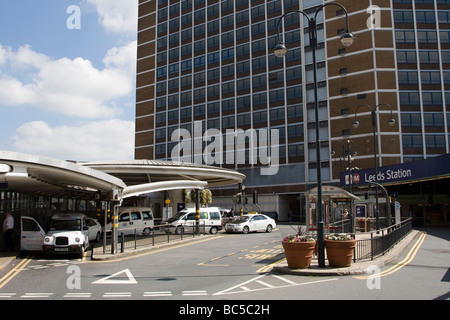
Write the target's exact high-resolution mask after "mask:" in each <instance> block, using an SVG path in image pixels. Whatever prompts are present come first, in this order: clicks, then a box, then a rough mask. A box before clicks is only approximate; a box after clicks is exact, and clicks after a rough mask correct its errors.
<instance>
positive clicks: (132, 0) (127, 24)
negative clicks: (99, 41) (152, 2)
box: [85, 0, 138, 35]
mask: <svg viewBox="0 0 450 320" xmlns="http://www.w3.org/2000/svg"><path fill="white" fill-rule="evenodd" d="M85 2H86V3H87V4H90V5H93V6H94V7H95V9H96V10H97V14H98V16H99V23H100V24H101V25H102V26H103V27H104V28H105V29H106V30H107V31H110V32H114V33H122V34H132V35H135V34H136V32H137V18H138V1H137V0H120V1H112V0H85Z"/></svg>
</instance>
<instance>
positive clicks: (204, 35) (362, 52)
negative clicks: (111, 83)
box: [135, 0, 450, 203]
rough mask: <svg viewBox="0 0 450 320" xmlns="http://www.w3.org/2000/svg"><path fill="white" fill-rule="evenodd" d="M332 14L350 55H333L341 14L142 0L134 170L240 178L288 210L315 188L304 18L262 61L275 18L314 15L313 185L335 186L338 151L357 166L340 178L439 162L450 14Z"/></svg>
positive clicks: (314, 4) (444, 9)
mask: <svg viewBox="0 0 450 320" xmlns="http://www.w3.org/2000/svg"><path fill="white" fill-rule="evenodd" d="M337 2H339V3H340V4H341V5H343V6H344V7H345V8H346V9H347V11H348V13H349V21H350V29H351V31H352V32H353V33H354V34H355V36H356V41H355V43H354V44H353V45H352V46H351V47H343V46H342V44H341V42H340V37H341V34H342V33H343V32H345V31H346V30H345V29H346V25H345V19H346V18H345V17H346V15H345V12H344V10H342V8H340V7H339V6H336V5H331V4H330V5H326V6H325V7H323V8H321V7H322V6H323V5H324V4H327V3H330V1H323V0H276V1H262V0H228V1H218V0H150V1H146V0H140V1H139V24H138V25H139V31H138V61H137V91H136V99H137V104H136V142H135V157H136V158H137V159H142V158H147V159H164V160H183V161H189V162H194V163H205V164H210V165H216V166H222V167H227V168H233V169H237V170H239V171H240V172H242V173H244V174H246V175H247V179H246V180H245V185H246V186H247V188H250V189H251V190H252V189H257V190H258V192H259V193H260V194H275V195H280V196H281V195H293V196H292V197H291V198H289V197H287V198H286V199H287V200H286V201H287V202H289V203H291V202H298V201H297V200H296V197H297V196H298V194H299V193H301V192H304V191H305V190H308V189H309V188H311V187H314V186H315V184H316V180H317V174H316V172H317V169H316V168H317V163H316V149H315V148H316V147H317V146H316V136H315V126H316V123H317V122H316V119H315V115H314V112H315V110H314V94H313V92H314V90H313V89H314V82H313V64H312V50H311V47H310V46H309V36H308V34H309V28H308V24H307V21H306V19H305V18H304V17H303V15H302V14H299V13H295V14H288V15H286V17H285V18H284V19H283V20H282V22H281V24H280V31H281V32H280V36H281V37H282V39H284V43H285V44H286V46H287V47H288V48H289V50H288V52H287V55H286V56H285V58H281V59H280V58H277V57H276V56H275V55H274V54H273V48H274V47H275V45H276V44H277V41H278V29H277V23H278V20H279V18H280V17H281V16H282V15H283V14H284V13H287V12H289V11H296V10H302V11H303V12H304V13H306V14H307V15H308V16H309V17H313V16H314V14H315V13H316V11H317V9H319V8H321V10H320V11H319V12H318V13H317V29H318V34H317V37H318V46H317V49H316V55H317V64H316V66H317V75H318V83H317V86H318V104H319V109H318V110H319V121H318V125H319V138H320V146H319V147H320V155H321V167H322V171H321V172H322V180H323V184H338V183H339V173H340V172H341V171H345V170H346V167H348V165H347V164H344V160H343V159H342V160H340V159H341V158H343V157H344V156H345V155H346V154H347V152H348V146H350V147H351V151H352V153H353V152H357V155H354V156H353V162H352V164H351V166H353V167H359V168H362V169H368V168H373V167H374V158H375V156H376V161H377V165H378V166H385V165H391V164H397V163H402V162H407V161H414V160H416V159H418V158H420V159H422V158H424V157H429V156H432V155H438V154H443V153H446V152H448V149H449V142H448V139H449V136H448V120H449V119H448V114H449V113H448V111H447V108H446V106H445V104H446V101H447V99H446V96H447V95H446V91H445V89H446V82H448V80H447V78H449V76H448V72H447V71H446V68H448V66H449V64H448V63H449V61H450V60H449V55H448V53H449V52H450V51H448V50H450V44H449V26H450V24H449V21H448V16H449V15H448V12H450V4H448V3H449V2H450V1H448V0H434V1H431V0H391V1H389V0H361V1H352V0H338V1H337ZM449 99H450V98H449ZM449 101H450V100H449ZM388 105H389V106H388ZM371 108H372V109H373V110H375V111H374V113H373V114H374V117H373V119H372V113H371ZM391 109H392V112H391ZM355 112H356V114H355ZM391 118H393V119H394V120H395V124H394V125H393V126H391V124H393V123H392V121H390V120H391ZM355 119H356V120H357V121H358V122H359V124H360V125H359V127H357V128H355V127H354V126H353V122H354V121H355ZM372 120H373V121H372ZM372 124H375V143H376V144H375V145H374V134H373V131H374V130H373V129H374V127H373V125H372ZM375 147H376V149H375ZM233 191H235V190H233ZM288 198H289V199H288ZM277 201H281V200H280V199H277Z"/></svg>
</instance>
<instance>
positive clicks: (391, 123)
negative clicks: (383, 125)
mask: <svg viewBox="0 0 450 320" xmlns="http://www.w3.org/2000/svg"><path fill="white" fill-rule="evenodd" d="M388 124H389V125H390V126H391V127H393V126H394V125H395V119H394V118H390V119H389V121H388Z"/></svg>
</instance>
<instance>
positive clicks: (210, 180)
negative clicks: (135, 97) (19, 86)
mask: <svg viewBox="0 0 450 320" xmlns="http://www.w3.org/2000/svg"><path fill="white" fill-rule="evenodd" d="M243 179H245V175H242V174H240V173H238V172H236V171H234V170H229V169H222V168H216V167H211V166H201V165H194V164H186V163H174V162H156V161H150V160H127V161H104V162H91V163H77V162H73V161H63V160H57V159H52V158H48V157H44V156H39V155H32V154H25V153H19V152H11V151H1V150H0V211H1V212H4V211H6V210H10V211H12V213H13V216H14V218H15V221H16V225H15V230H16V233H19V232H20V227H19V220H20V217H21V216H30V217H33V218H35V219H36V220H37V221H38V222H39V223H40V224H41V225H42V226H46V225H47V224H48V222H49V221H50V218H51V215H52V214H53V213H55V212H64V211H71V212H77V211H78V212H80V211H81V212H88V211H89V212H96V213H97V216H100V214H99V211H102V210H108V208H111V209H114V216H117V211H118V207H119V206H120V205H121V203H122V200H123V199H124V198H129V197H134V196H139V195H140V194H146V193H151V192H158V191H166V190H177V189H186V188H190V189H202V188H204V187H206V186H207V185H209V186H223V185H230V184H237V183H240V182H242V180H243ZM105 216H106V214H105ZM3 219H4V217H3V216H1V217H0V221H3ZM17 236H18V234H16V237H17ZM2 239H3V238H2V237H1V239H0V242H2ZM2 247H3V244H2V243H0V248H2Z"/></svg>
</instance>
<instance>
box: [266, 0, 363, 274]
mask: <svg viewBox="0 0 450 320" xmlns="http://www.w3.org/2000/svg"><path fill="white" fill-rule="evenodd" d="M328 5H336V6H339V7H340V8H341V9H342V10H343V11H344V12H345V17H346V32H345V33H344V34H343V35H342V37H341V43H342V45H343V46H345V47H348V46H351V45H352V44H353V42H354V40H355V37H354V36H353V34H352V33H351V32H350V29H349V22H348V12H347V9H345V8H344V7H343V6H342V5H341V4H339V3H336V2H328V3H325V4H323V5H322V6H320V7H318V8H317V10H316V12H315V14H314V18H310V17H309V16H308V14H306V13H305V12H304V11H301V10H293V11H288V12H286V13H285V14H283V15H282V16H281V17H280V19H279V20H278V24H277V27H278V43H277V45H276V46H275V48H274V54H275V55H276V56H277V57H278V58H282V57H284V56H285V55H286V53H287V50H288V49H287V48H286V46H285V45H284V43H283V41H280V40H281V37H280V34H281V32H280V27H281V21H282V20H283V19H284V17H286V15H288V14H293V13H300V14H302V15H303V16H304V17H306V19H307V20H308V27H309V28H308V29H309V45H310V47H311V48H312V58H313V77H314V108H315V118H316V162H317V206H316V208H317V209H316V212H317V213H318V219H317V248H318V252H317V256H318V262H319V267H322V268H323V267H325V247H324V221H323V220H324V219H323V212H322V173H321V167H322V166H321V161H320V139H319V102H318V92H317V66H316V48H317V22H316V21H317V14H318V13H319V12H320V11H321V10H322V9H323V8H324V7H325V6H328Z"/></svg>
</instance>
